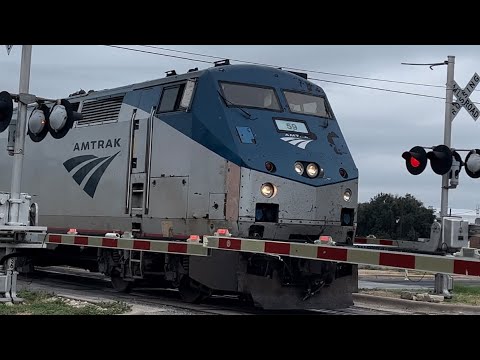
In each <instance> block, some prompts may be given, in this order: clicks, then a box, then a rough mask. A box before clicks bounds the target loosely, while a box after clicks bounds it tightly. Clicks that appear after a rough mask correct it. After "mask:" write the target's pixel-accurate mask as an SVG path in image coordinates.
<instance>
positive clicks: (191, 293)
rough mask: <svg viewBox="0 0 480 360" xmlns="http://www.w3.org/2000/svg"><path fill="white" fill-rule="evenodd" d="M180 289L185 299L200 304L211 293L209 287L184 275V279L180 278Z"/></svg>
mask: <svg viewBox="0 0 480 360" xmlns="http://www.w3.org/2000/svg"><path fill="white" fill-rule="evenodd" d="M178 291H179V292H180V296H181V297H182V300H183V301H186V302H188V303H195V304H198V303H199V302H201V301H203V300H205V299H206V298H208V297H209V296H210V295H211V292H210V290H209V289H208V288H206V287H205V286H203V285H202V284H200V283H198V282H196V281H195V280H192V279H191V278H189V277H188V276H184V277H183V278H182V280H180V285H179V286H178Z"/></svg>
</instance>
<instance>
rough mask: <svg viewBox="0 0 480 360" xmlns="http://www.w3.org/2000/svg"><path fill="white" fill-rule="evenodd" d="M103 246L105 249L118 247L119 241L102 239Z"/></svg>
mask: <svg viewBox="0 0 480 360" xmlns="http://www.w3.org/2000/svg"><path fill="white" fill-rule="evenodd" d="M102 246H105V247H117V239H112V238H103V239H102Z"/></svg>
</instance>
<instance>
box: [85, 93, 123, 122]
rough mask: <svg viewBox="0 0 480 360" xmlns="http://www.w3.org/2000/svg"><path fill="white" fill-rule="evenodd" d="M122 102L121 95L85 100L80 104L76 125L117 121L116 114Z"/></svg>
mask: <svg viewBox="0 0 480 360" xmlns="http://www.w3.org/2000/svg"><path fill="white" fill-rule="evenodd" d="M122 102H123V95H122V96H116V97H111V98H108V99H100V100H91V101H85V102H84V103H83V106H82V111H81V113H82V117H83V119H81V120H79V121H78V123H77V126H81V125H90V124H103V123H105V122H115V121H118V114H119V113H120V108H121V106H122Z"/></svg>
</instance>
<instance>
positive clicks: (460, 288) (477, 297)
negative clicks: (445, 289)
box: [446, 284, 480, 305]
mask: <svg viewBox="0 0 480 360" xmlns="http://www.w3.org/2000/svg"><path fill="white" fill-rule="evenodd" d="M452 295H453V296H452V299H450V300H446V301H448V302H450V303H460V304H468V305H480V286H466V285H456V284H454V285H453V291H452Z"/></svg>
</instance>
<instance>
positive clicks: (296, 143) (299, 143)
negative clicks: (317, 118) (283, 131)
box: [280, 136, 313, 149]
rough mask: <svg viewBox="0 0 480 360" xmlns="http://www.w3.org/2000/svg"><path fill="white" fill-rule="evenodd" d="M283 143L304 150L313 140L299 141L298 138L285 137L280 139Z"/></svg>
mask: <svg viewBox="0 0 480 360" xmlns="http://www.w3.org/2000/svg"><path fill="white" fill-rule="evenodd" d="M280 139H282V140H283V141H286V142H288V143H289V144H291V145H293V146H297V147H299V148H300V149H305V147H306V146H307V145H308V144H309V143H310V142H311V141H313V140H309V139H299V138H298V137H293V136H287V137H282V138H280Z"/></svg>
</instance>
